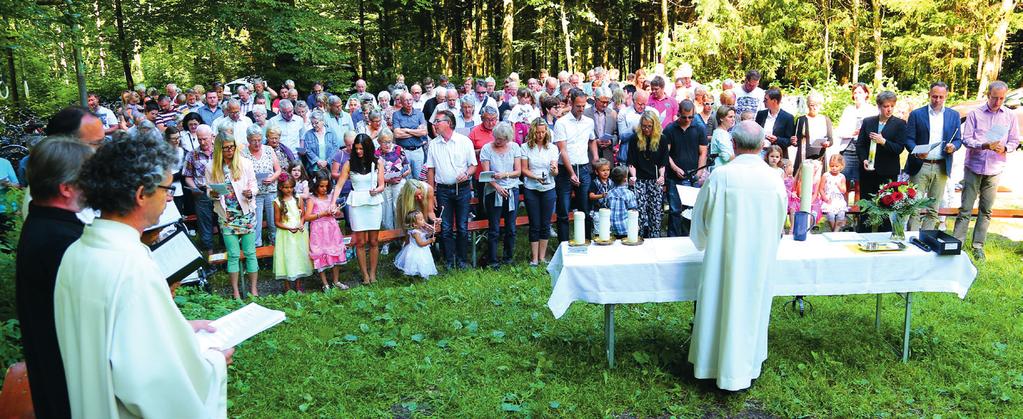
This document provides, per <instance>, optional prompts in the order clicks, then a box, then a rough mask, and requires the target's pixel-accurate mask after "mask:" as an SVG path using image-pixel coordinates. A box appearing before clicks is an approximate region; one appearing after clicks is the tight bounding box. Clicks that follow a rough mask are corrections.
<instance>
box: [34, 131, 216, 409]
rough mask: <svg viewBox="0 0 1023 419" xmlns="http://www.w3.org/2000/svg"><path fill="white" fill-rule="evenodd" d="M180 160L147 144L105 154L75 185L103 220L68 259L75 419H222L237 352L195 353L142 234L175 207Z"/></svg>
mask: <svg viewBox="0 0 1023 419" xmlns="http://www.w3.org/2000/svg"><path fill="white" fill-rule="evenodd" d="M175 160H176V156H175V154H174V153H173V151H172V150H171V149H170V147H169V146H167V145H166V143H165V142H163V141H159V140H157V139H153V138H140V139H125V140H118V141H114V142H112V143H109V144H107V145H104V146H103V147H101V148H100V149H99V150H98V151H97V152H96V154H95V155H94V156H93V157H92V158H91V159H90V160H89V161H87V162H86V163H85V165H84V166H83V168H82V172H81V175H80V176H79V179H78V184H79V185H80V188H81V189H82V192H83V194H84V195H85V198H86V200H87V202H88V203H89V204H90V205H92V206H93V207H94V208H97V209H99V210H101V211H102V217H101V218H99V219H97V220H96V221H95V222H93V224H92V225H90V226H87V227H86V228H85V230H84V232H83V234H82V237H81V238H80V239H79V240H78V241H76V242H74V243H73V244H72V245H71V246H70V247H69V248H68V250H67V252H66V253H65V254H64V258H63V260H62V262H61V264H60V268H59V269H58V272H57V282H56V289H55V292H54V306H55V321H56V328H57V340H58V342H59V345H60V351H61V354H62V357H63V362H64V371H65V376H66V378H67V385H68V396H69V400H70V404H71V411H72V415H73V416H74V417H76V418H128V417H147V418H209V417H216V418H222V417H226V416H227V369H226V365H227V364H228V363H230V358H231V355H232V354H233V351H234V350H233V348H232V349H228V350H226V351H223V352H221V351H217V350H213V349H207V350H200V349H199V345H198V343H197V341H196V339H195V333H194V330H193V327H192V326H191V325H190V324H189V322H187V321H186V320H185V318H184V317H183V316H182V315H181V312H180V311H179V310H178V308H177V306H175V305H174V301H173V300H172V299H171V294H170V290H169V288H168V286H167V282H166V281H165V280H164V276H163V275H162V274H161V272H160V269H159V267H158V266H157V264H156V262H154V261H153V259H152V258H151V256H150V253H149V249H148V248H147V247H146V246H144V245H143V244H142V243H141V242H140V236H141V233H142V230H143V229H145V228H146V227H147V226H150V225H153V224H154V223H156V221H157V220H158V219H159V217H160V214H161V213H162V212H163V209H164V207H165V206H166V204H167V202H168V201H171V199H172V193H173V189H174V188H173V187H171V179H172V178H171V169H172V168H173V167H174V163H175Z"/></svg>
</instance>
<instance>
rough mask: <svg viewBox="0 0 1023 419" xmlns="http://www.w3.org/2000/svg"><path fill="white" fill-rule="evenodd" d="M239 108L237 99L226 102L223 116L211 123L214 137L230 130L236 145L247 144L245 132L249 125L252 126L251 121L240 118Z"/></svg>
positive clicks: (243, 117)
mask: <svg viewBox="0 0 1023 419" xmlns="http://www.w3.org/2000/svg"><path fill="white" fill-rule="evenodd" d="M241 106H242V105H241V102H239V101H238V99H231V100H229V101H228V102H227V107H226V108H224V116H222V117H220V118H217V119H216V120H215V121H213V135H214V136H216V135H217V134H219V133H220V132H221V131H225V130H231V133H232V135H233V136H234V140H235V142H237V143H238V144H248V141H247V137H246V135H245V132H246V130H248V129H249V125H252V121H251V120H249V118H248V117H246V116H242V110H241V109H242V108H241Z"/></svg>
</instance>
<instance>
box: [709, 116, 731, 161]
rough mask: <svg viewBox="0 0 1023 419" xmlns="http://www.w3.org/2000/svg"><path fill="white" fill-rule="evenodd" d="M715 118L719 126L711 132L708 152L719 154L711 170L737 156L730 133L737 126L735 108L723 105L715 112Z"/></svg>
mask: <svg viewBox="0 0 1023 419" xmlns="http://www.w3.org/2000/svg"><path fill="white" fill-rule="evenodd" d="M714 119H715V120H716V121H717V124H716V125H717V128H715V129H714V133H713V134H711V137H710V151H708V152H707V154H708V155H714V154H717V157H715V158H714V165H712V166H711V167H710V170H714V169H717V168H719V167H721V166H724V165H725V163H728V162H730V161H732V159H733V158H734V157H735V150H734V149H733V147H732V134H730V133H729V130H731V129H732V127H734V126H735V109H734V108H732V107H731V106H728V105H721V106H719V107H718V109H717V111H716V112H715V113H714Z"/></svg>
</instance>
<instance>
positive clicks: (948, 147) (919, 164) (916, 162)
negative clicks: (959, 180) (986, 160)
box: [905, 81, 962, 230]
mask: <svg viewBox="0 0 1023 419" xmlns="http://www.w3.org/2000/svg"><path fill="white" fill-rule="evenodd" d="M929 97H930V106H924V107H921V108H919V109H916V110H914V111H913V112H910V113H909V120H908V121H906V150H907V151H909V153H910V154H909V158H908V159H906V168H905V171H906V174H908V175H909V180H910V181H911V182H913V183H915V184H916V186H917V190H919V191H923V192H924V193H926V194H927V196H928V197H931V198H934V203H933V204H931V205H929V206H928V207H927V215H925V216H924V217H923V222H922V223H921V219H920V214H913V216H912V217H910V218H909V229H910V230H917V229H919V230H934V229H936V228H938V207H939V206H941V198H942V195H944V194H945V182H947V181H948V174H949V173H951V172H952V153H955V151H956V150H958V149H959V147H960V146H961V145H962V135H961V134H960V133H959V112H956V111H953V110H951V109H948V108H946V107H945V98H947V97H948V86H947V85H945V83H944V82H940V81H937V82H934V83H931V90H930V93H929ZM923 144H927V145H928V146H929V147H930V151H928V152H926V153H920V154H913V149H914V148H916V146H918V145H923Z"/></svg>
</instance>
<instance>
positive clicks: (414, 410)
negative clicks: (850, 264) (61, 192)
mask: <svg viewBox="0 0 1023 419" xmlns="http://www.w3.org/2000/svg"><path fill="white" fill-rule="evenodd" d="M1021 253H1023V245H1021V244H1020V243H1018V242H1012V241H1009V240H1007V239H1005V238H1004V237H1002V236H994V237H993V240H991V241H990V244H989V246H988V261H987V262H986V263H985V264H983V265H982V266H981V268H980V274H979V275H978V277H977V280H976V282H975V283H974V285H973V288H972V289H971V290H970V293H969V295H968V296H967V298H966V299H965V300H959V299H958V298H956V297H955V296H954V295H951V294H917V295H915V296H914V303H915V304H914V321H913V329H912V333H911V342H912V347H913V355H912V358H911V361H910V362H909V363H908V364H903V363H901V362H899V358H898V356H897V354H896V353H895V352H894V350H893V348H894V347H897V346H900V344H901V332H902V316H903V311H902V300H901V298H900V297H898V296H894V295H887V296H885V297H884V306H885V309H884V311H883V317H882V327H881V332H880V333H875V331H874V326H873V313H874V312H873V308H874V297H873V296H848V297H813V298H812V299H811V301H812V302H813V304H814V306H815V311H813V312H812V314H810V315H809V316H807V317H805V318H799V317H798V316H797V315H795V314H793V313H792V312H791V311H788V310H786V309H785V308H784V307H782V304H783V303H784V301H785V299H783V298H780V297H779V298H777V299H775V304H774V305H775V308H774V312H773V317H772V322H771V326H770V335H769V342H770V343H769V358H768V360H767V362H766V363H765V365H764V372H763V375H762V376H761V378H760V379H758V380H757V381H755V383H754V385H753V387H752V388H751V389H749V390H748V391H744V392H740V393H737V394H728V393H724V392H720V391H718V390H716V388H715V387H714V385H713V383H711V382H706V381H697V380H694V379H693V378H692V371H691V368H690V367H689V365H688V363H687V362H686V359H687V358H686V356H687V355H686V351H687V348H688V340H687V339H688V337H689V334H690V326H689V322H690V320H691V319H692V303H676V304H642V305H630V306H624V307H622V308H621V309H620V310H619V312H618V322H617V327H618V342H617V353H618V367H617V368H616V369H613V370H610V369H607V368H606V364H605V359H604V354H603V349H604V347H603V341H602V330H603V329H602V324H603V323H602V321H603V320H602V314H603V310H602V308H601V307H600V306H597V305H589V304H582V303H577V304H575V305H573V306H572V308H571V309H570V310H569V311H568V313H567V314H566V315H565V316H564V317H563V318H561V319H560V320H554V319H553V317H552V316H551V314H550V311H549V310H548V309H547V308H546V300H547V297H548V296H549V293H550V287H551V285H550V278H549V276H548V275H547V273H546V272H545V271H543V270H542V269H533V268H530V267H528V266H524V265H519V266H510V267H505V268H503V269H501V270H497V271H491V270H467V271H459V272H453V273H442V275H441V276H439V277H437V278H434V279H432V280H430V281H428V282H421V281H419V280H411V279H407V278H401V277H400V276H399V275H398V274H397V273H396V272H394V271H393V268H387V270H386V271H385V272H384V273H383V274H382V275H380V277H381V278H387V279H383V280H381V282H379V283H377V284H375V285H373V286H370V287H355V288H353V289H352V290H349V291H331V292H329V293H326V294H324V293H322V292H318V291H317V292H308V293H306V294H304V295H297V294H288V295H273V296H264V297H261V298H259V299H258V302H259V303H260V304H263V305H265V306H267V307H271V308H275V309H280V310H284V311H285V312H286V313H287V315H288V320H287V321H286V322H285V323H283V324H281V325H279V326H277V327H275V328H273V329H271V330H269V331H267V332H265V333H263V334H261V335H259V336H257V337H255V338H254V339H252V340H251V341H249V342H246V343H244V344H242V345H241V346H240V347H239V348H238V351H237V353H236V355H235V364H234V365H233V366H231V369H230V380H229V398H230V408H229V413H230V414H231V415H232V416H237V417H342V416H345V417H378V416H399V417H408V416H420V415H432V416H436V417H464V416H473V417H478V416H498V415H504V414H517V415H527V416H572V417H578V416H585V417H593V416H616V417H632V416H636V417H650V416H665V415H677V416H704V415H707V414H710V415H722V416H731V415H738V416H741V417H763V416H775V415H776V416H783V417H802V416H814V417H833V416H839V417H851V416H857V417H862V416H915V417H919V416H928V417H960V416H977V417H1020V416H1023V395H1021V394H1023V351H1021V350H1020V345H1021V343H1020V342H1023V321H1021V320H1023V304H1020V302H1021V294H1023V289H1021V288H1023V281H1021V279H1023V272H1021V266H1023V264H1021V263H1020V255H1021ZM389 261H390V258H386V259H384V261H382V262H381V265H382V266H385V265H387V264H388V263H389ZM345 274H346V276H347V277H348V278H353V277H354V267H352V266H346V268H345ZM623 280H624V279H623ZM216 281H217V286H218V288H219V287H223V285H224V284H223V282H224V279H223V278H218V279H217V280H216ZM312 284H313V283H312V282H309V285H310V287H309V289H315V287H313V286H312ZM268 285H269V284H268ZM177 300H178V303H179V304H180V306H181V307H182V310H183V312H184V313H185V314H186V316H187V317H189V318H200V317H207V318H214V317H217V316H220V315H222V314H224V313H226V312H227V311H229V310H231V309H233V308H236V307H239V306H240V304H241V303H236V302H232V301H229V300H226V299H223V298H221V297H219V296H215V295H212V296H211V295H207V294H202V293H198V292H195V291H186V292H184V293H182V294H181V295H179V296H178V298H177Z"/></svg>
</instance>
